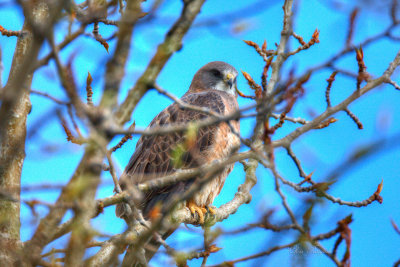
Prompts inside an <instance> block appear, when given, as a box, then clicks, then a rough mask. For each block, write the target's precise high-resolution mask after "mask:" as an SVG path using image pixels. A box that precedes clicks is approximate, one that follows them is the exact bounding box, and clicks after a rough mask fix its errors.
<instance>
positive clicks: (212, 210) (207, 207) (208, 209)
mask: <svg viewBox="0 0 400 267" xmlns="http://www.w3.org/2000/svg"><path fill="white" fill-rule="evenodd" d="M206 210H207V211H208V213H210V214H211V215H215V214H217V212H216V211H215V207H213V206H206Z"/></svg>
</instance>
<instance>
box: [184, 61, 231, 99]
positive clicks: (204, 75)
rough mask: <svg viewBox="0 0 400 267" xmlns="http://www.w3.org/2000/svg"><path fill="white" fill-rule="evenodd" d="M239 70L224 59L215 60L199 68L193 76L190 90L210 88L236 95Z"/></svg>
mask: <svg viewBox="0 0 400 267" xmlns="http://www.w3.org/2000/svg"><path fill="white" fill-rule="evenodd" d="M237 75H238V72H237V70H236V69H235V68H234V67H232V66H231V65H229V64H227V63H225V62H222V61H213V62H210V63H208V64H206V65H204V66H203V67H202V68H201V69H199V70H198V71H197V72H196V74H195V75H194V77H193V80H192V84H191V85H190V88H189V90H190V91H192V92H193V91H194V92H199V91H207V90H210V89H213V90H220V91H224V92H227V93H229V94H232V95H235V96H236V77H237Z"/></svg>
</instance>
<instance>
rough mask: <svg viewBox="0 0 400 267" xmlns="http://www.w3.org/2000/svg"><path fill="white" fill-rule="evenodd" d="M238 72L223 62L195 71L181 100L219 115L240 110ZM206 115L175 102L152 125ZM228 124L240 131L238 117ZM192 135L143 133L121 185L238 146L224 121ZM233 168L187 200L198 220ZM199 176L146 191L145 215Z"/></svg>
mask: <svg viewBox="0 0 400 267" xmlns="http://www.w3.org/2000/svg"><path fill="white" fill-rule="evenodd" d="M236 76H237V71H236V70H235V68H233V67H232V66H231V65H229V64H227V63H224V62H220V61H216V62H210V63H208V64H207V65H205V66H203V67H202V68H201V69H200V70H199V71H198V72H197V73H196V74H195V76H194V77H193V81H192V83H191V85H190V88H189V90H188V91H187V92H186V94H185V95H184V96H183V97H182V98H181V100H182V101H184V102H185V103H188V104H190V105H195V106H200V107H205V108H208V109H210V110H212V111H214V112H217V113H219V114H221V115H226V114H230V113H232V112H234V111H235V110H237V109H238V103H237V100H236V98H237V95H236ZM208 117H209V115H207V114H204V113H201V112H198V111H193V110H189V109H184V108H180V107H179V105H178V104H176V103H174V104H172V105H170V106H169V107H167V108H166V109H164V110H163V111H162V112H161V113H159V114H158V115H157V116H156V117H155V118H154V119H153V121H152V122H151V123H150V125H149V126H148V128H153V127H160V126H167V125H176V124H187V123H189V122H195V121H199V120H204V119H207V118H208ZM230 124H231V126H232V127H233V128H234V130H235V132H237V133H239V130H240V128H239V121H230ZM188 138H190V137H187V134H185V132H176V133H171V134H167V135H151V136H142V137H141V138H140V139H139V141H138V143H137V145H136V150H135V153H134V154H133V155H132V157H131V159H130V161H129V163H128V165H127V166H126V168H125V171H124V174H123V176H122V177H121V179H120V183H121V187H122V188H123V189H124V188H126V187H128V186H127V185H129V184H138V183H141V182H144V181H146V180H149V179H153V178H158V177H162V176H165V175H167V174H171V173H174V172H176V171H177V170H178V169H188V168H195V167H199V166H201V165H203V164H207V163H211V162H213V161H214V160H217V159H222V158H225V157H227V156H229V155H230V154H231V153H232V152H234V150H235V149H237V147H238V145H239V144H240V141H239V138H238V136H237V135H236V134H234V133H233V132H232V131H231V128H230V127H229V125H228V124H227V123H226V122H222V123H219V124H217V125H212V126H207V127H204V128H200V129H198V132H197V133H196V134H195V135H194V137H191V138H192V139H193V140H188ZM177 151H180V152H181V153H177ZM177 155H178V156H177ZM232 169H233V165H230V166H227V167H226V168H225V170H224V171H222V172H221V173H219V174H218V175H216V177H214V178H213V179H212V180H210V182H208V183H206V184H205V185H204V186H203V187H202V188H201V189H200V191H199V192H197V193H196V194H194V195H193V197H192V199H189V200H188V201H187V206H188V207H189V209H190V210H191V212H192V213H195V212H196V213H198V214H199V216H200V222H202V220H203V218H204V213H205V209H204V208H205V207H208V206H210V205H211V204H212V203H213V201H214V199H215V197H216V196H217V195H218V194H219V193H220V191H221V189H222V187H223V185H224V182H225V179H226V177H227V176H228V174H229V173H230V172H231V171H232ZM201 178H202V177H195V178H193V179H191V180H187V181H183V182H179V183H178V184H174V185H170V186H166V187H164V188H161V189H159V190H153V191H150V192H146V193H145V194H144V197H143V199H142V201H141V206H140V207H139V208H141V209H142V211H143V214H144V216H145V218H146V217H148V215H149V212H150V211H151V210H152V208H153V207H155V205H156V204H157V203H165V202H166V201H168V200H169V199H170V198H171V197H173V196H175V195H176V194H179V193H182V192H184V191H185V190H187V189H188V188H189V187H190V185H191V184H192V183H193V182H194V181H195V180H196V179H201ZM211 211H212V209H211ZM116 213H117V216H119V217H124V216H125V210H124V206H123V204H120V205H119V206H118V207H117V212H116Z"/></svg>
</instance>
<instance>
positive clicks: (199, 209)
mask: <svg viewBox="0 0 400 267" xmlns="http://www.w3.org/2000/svg"><path fill="white" fill-rule="evenodd" d="M186 206H187V207H188V208H189V210H190V213H191V214H192V215H195V214H196V212H197V214H199V223H200V224H204V215H205V214H206V213H207V209H206V208H203V207H200V206H197V204H196V203H194V202H193V201H188V202H187V204H186Z"/></svg>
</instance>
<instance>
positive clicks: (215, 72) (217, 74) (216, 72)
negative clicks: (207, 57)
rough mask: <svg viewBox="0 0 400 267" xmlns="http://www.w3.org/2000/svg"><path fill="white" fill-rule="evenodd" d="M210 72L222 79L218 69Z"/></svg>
mask: <svg viewBox="0 0 400 267" xmlns="http://www.w3.org/2000/svg"><path fill="white" fill-rule="evenodd" d="M210 72H211V73H212V74H213V75H214V76H215V77H222V74H221V72H220V71H219V70H217V69H212V70H210Z"/></svg>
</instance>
